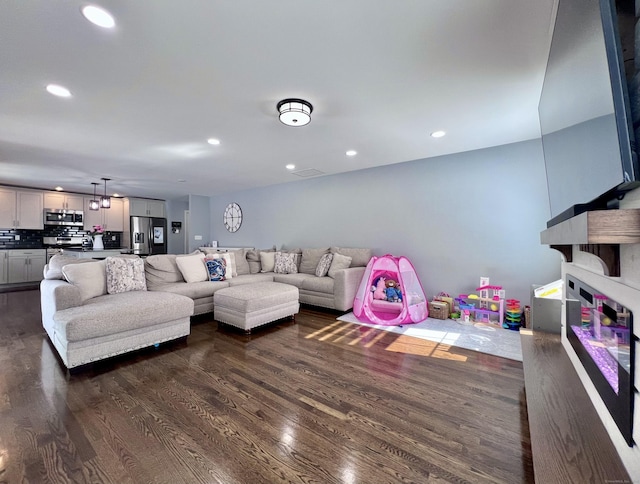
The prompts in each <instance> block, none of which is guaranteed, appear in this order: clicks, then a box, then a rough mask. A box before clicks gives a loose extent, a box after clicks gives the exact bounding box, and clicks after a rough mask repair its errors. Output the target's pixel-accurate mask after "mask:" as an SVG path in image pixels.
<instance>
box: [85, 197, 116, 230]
mask: <svg viewBox="0 0 640 484" xmlns="http://www.w3.org/2000/svg"><path fill="white" fill-rule="evenodd" d="M91 200H93V197H85V199H84V229H85V230H91V228H92V227H93V226H94V225H102V226H103V227H104V229H105V230H108V231H109V232H124V200H123V199H122V198H114V197H111V208H101V209H99V210H89V202H90V201H91Z"/></svg>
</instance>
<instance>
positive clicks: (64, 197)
mask: <svg viewBox="0 0 640 484" xmlns="http://www.w3.org/2000/svg"><path fill="white" fill-rule="evenodd" d="M44 208H53V209H56V210H84V197H83V196H82V195H71V194H68V193H60V192H44Z"/></svg>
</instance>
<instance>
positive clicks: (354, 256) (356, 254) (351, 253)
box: [331, 247, 373, 267]
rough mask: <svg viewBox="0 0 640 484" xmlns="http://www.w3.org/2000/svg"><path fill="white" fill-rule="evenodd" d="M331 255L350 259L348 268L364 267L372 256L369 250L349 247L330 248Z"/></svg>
mask: <svg viewBox="0 0 640 484" xmlns="http://www.w3.org/2000/svg"><path fill="white" fill-rule="evenodd" d="M331 253H332V254H341V255H346V256H348V257H351V266H350V267H366V265H367V264H368V263H369V260H371V256H372V255H373V253H372V250H371V249H356V248H350V247H331Z"/></svg>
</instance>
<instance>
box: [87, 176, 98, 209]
mask: <svg viewBox="0 0 640 484" xmlns="http://www.w3.org/2000/svg"><path fill="white" fill-rule="evenodd" d="M91 184H92V185H93V200H89V210H100V200H98V199H97V198H96V187H97V186H98V185H100V184H99V183H96V182H91Z"/></svg>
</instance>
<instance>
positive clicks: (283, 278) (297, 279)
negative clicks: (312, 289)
mask: <svg viewBox="0 0 640 484" xmlns="http://www.w3.org/2000/svg"><path fill="white" fill-rule="evenodd" d="M315 278H316V276H313V275H311V274H300V273H298V274H274V275H273V280H274V282H282V283H283V284H291V285H292V286H296V287H302V282H303V281H306V280H307V279H315Z"/></svg>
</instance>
